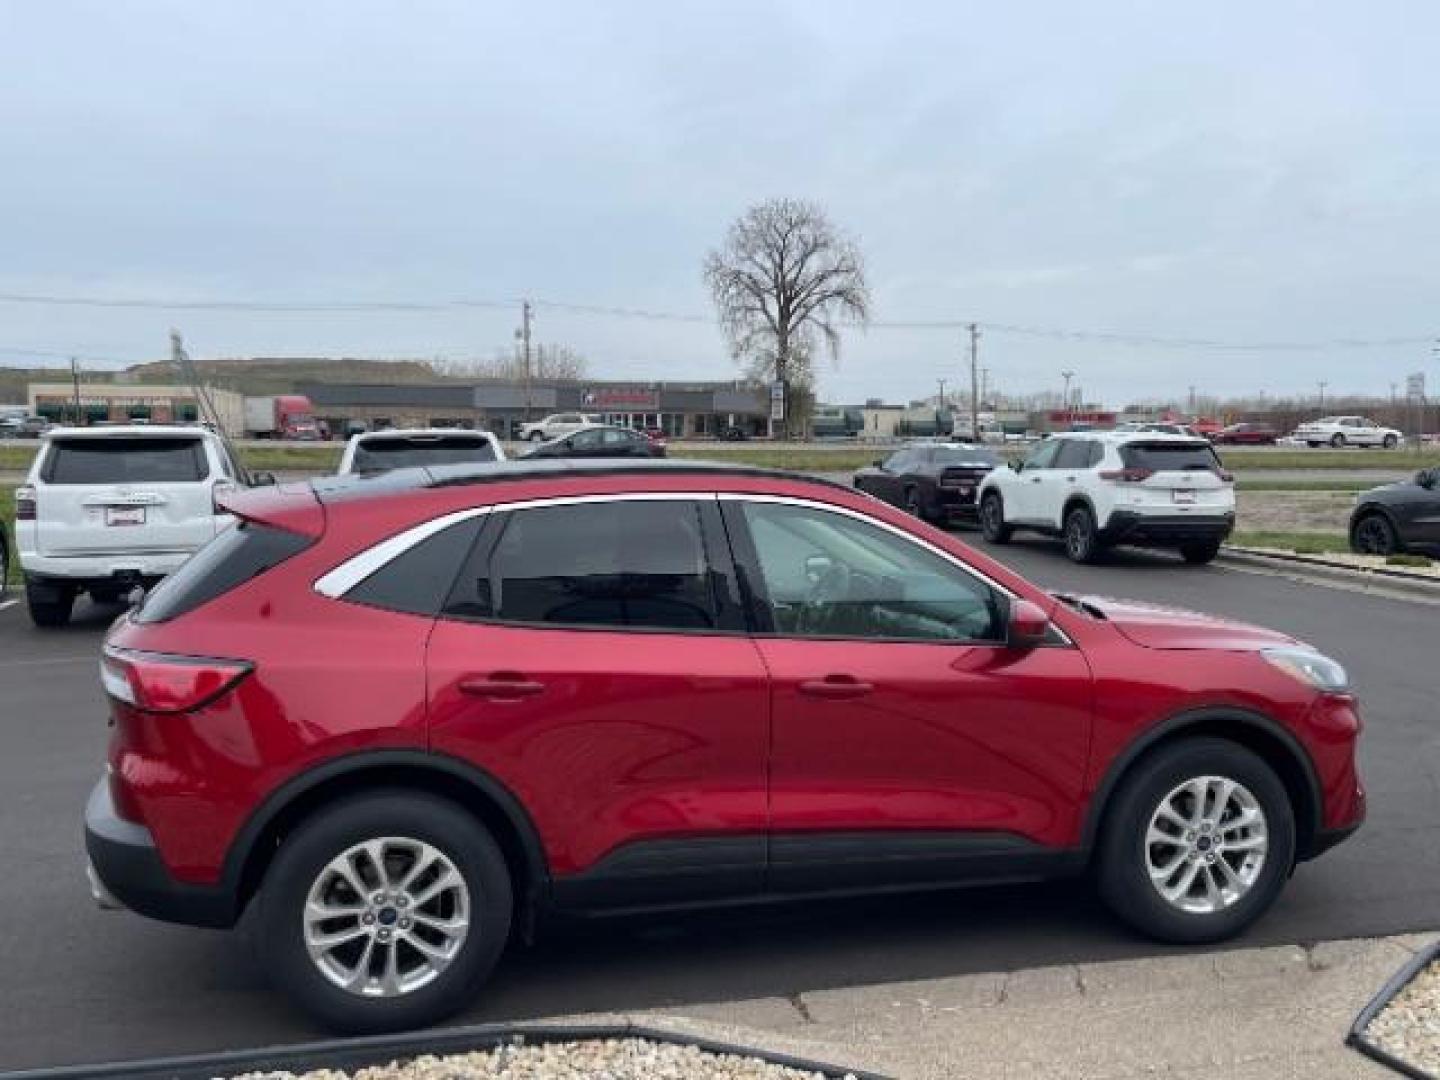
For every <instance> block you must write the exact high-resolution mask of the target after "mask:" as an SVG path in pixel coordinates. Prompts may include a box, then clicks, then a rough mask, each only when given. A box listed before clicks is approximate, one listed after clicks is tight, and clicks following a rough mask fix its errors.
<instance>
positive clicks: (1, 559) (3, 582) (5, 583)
mask: <svg viewBox="0 0 1440 1080" xmlns="http://www.w3.org/2000/svg"><path fill="white" fill-rule="evenodd" d="M9 591H10V543H9V541H8V540H6V539H5V525H4V523H3V522H0V600H3V599H5V595H6V594H7V593H8V592H9Z"/></svg>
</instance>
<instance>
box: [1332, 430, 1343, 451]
mask: <svg viewBox="0 0 1440 1080" xmlns="http://www.w3.org/2000/svg"><path fill="white" fill-rule="evenodd" d="M1330 445H1331V446H1333V447H1335V448H1336V449H1337V450H1338V449H1339V448H1340V447H1342V446H1344V445H1345V436H1344V435H1341V434H1340V432H1338V431H1337V432H1336V433H1335V434H1334V435H1331V436H1330Z"/></svg>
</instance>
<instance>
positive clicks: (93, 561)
mask: <svg viewBox="0 0 1440 1080" xmlns="http://www.w3.org/2000/svg"><path fill="white" fill-rule="evenodd" d="M193 554H194V552H193V551H163V552H151V553H147V554H136V555H122V554H115V555H39V554H36V553H35V552H33V551H21V552H20V568H21V569H22V570H24V571H25V576H26V577H28V578H33V579H35V580H37V581H44V580H45V579H47V578H49V579H56V580H60V581H69V582H104V581H112V580H115V579H117V578H118V579H121V580H129V579H145V578H148V579H150V580H152V581H153V580H157V579H159V578H162V577H164V576H165V575H166V574H171V573H174V572H175V571H176V570H178V569H179V568H180V566H181V564H183V563H184V562H185V560H186V559H188V558H190V556H191V555H193Z"/></svg>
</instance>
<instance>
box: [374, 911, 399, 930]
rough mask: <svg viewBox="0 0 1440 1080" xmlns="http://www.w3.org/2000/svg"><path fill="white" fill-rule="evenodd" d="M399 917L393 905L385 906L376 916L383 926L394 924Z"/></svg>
mask: <svg viewBox="0 0 1440 1080" xmlns="http://www.w3.org/2000/svg"><path fill="white" fill-rule="evenodd" d="M399 917H400V916H399V915H398V914H397V913H396V911H395V909H394V908H393V907H383V908H381V909H380V911H379V912H378V913H377V914H376V916H375V918H376V919H378V920H379V921H380V925H381V926H394V925H395V920H396V919H398V918H399Z"/></svg>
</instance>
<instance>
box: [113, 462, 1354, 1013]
mask: <svg viewBox="0 0 1440 1080" xmlns="http://www.w3.org/2000/svg"><path fill="white" fill-rule="evenodd" d="M228 505H229V508H230V509H231V510H233V512H234V513H235V514H236V515H237V516H238V518H239V519H240V523H239V525H238V526H237V527H235V528H233V529H229V530H227V531H226V532H224V533H223V534H222V535H221V536H220V537H219V538H217V539H216V540H215V541H213V542H212V543H211V544H210V545H209V546H208V547H206V548H204V549H203V550H202V551H201V552H200V553H199V554H198V555H196V556H195V557H194V558H193V559H191V561H190V562H188V563H187V564H185V566H184V567H183V568H182V569H181V570H180V571H179V572H177V573H176V574H174V575H172V576H171V577H170V578H168V579H167V580H165V581H164V582H163V583H162V584H161V585H160V586H159V587H158V588H156V589H155V590H154V592H153V593H152V594H151V595H150V596H149V597H148V598H147V599H146V600H145V601H144V603H143V605H142V606H140V607H139V608H138V609H137V610H135V611H133V612H131V613H130V614H129V615H128V616H126V617H124V618H122V619H121V620H120V621H119V622H118V623H117V624H116V626H115V627H114V629H113V630H112V631H111V633H110V636H109V638H108V640H107V642H106V644H105V650H104V657H103V660H102V663H101V678H102V680H103V682H104V686H105V689H106V691H107V693H108V695H109V698H110V700H111V706H112V712H113V721H114V738H113V743H112V746H111V749H110V758H109V764H108V768H107V769H106V775H105V777H104V779H103V780H102V782H101V783H100V784H98V785H97V786H96V788H95V791H94V793H93V794H92V795H91V797H90V802H89V805H88V807H87V810H86V846H87V848H88V852H89V857H90V861H91V872H92V873H91V880H92V885H93V888H94V890H95V893H96V897H97V899H98V900H100V901H101V902H102V903H103V904H107V905H113V904H114V903H115V902H117V901H118V903H120V904H122V905H124V906H126V907H128V908H131V909H133V910H134V911H137V912H140V913H141V914H144V915H149V916H152V917H155V918H159V919H168V920H173V921H176V922H183V923H191V924H195V925H199V926H220V927H224V926H230V925H232V924H234V923H235V922H236V920H237V919H238V918H239V916H240V915H241V913H242V912H243V911H245V909H246V908H247V907H250V906H258V911H256V912H255V916H256V917H257V918H258V920H259V923H258V926H259V930H260V938H261V940H262V941H263V948H264V951H265V964H266V967H267V969H268V970H269V971H270V972H271V973H272V975H273V977H274V978H275V980H276V981H277V982H278V983H279V984H280V985H281V986H283V987H284V988H285V990H286V991H288V992H289V993H290V994H291V995H293V997H294V998H295V1000H296V1001H298V1002H299V1003H300V1004H301V1005H302V1006H303V1007H304V1008H306V1009H307V1010H309V1011H310V1012H311V1013H312V1014H314V1015H315V1016H316V1017H318V1018H319V1019H320V1020H321V1021H323V1022H324V1023H325V1024H327V1025H329V1026H331V1027H333V1028H336V1029H342V1030H350V1031H360V1030H382V1029H392V1028H402V1027H410V1026H415V1025H421V1024H424V1023H427V1022H430V1021H434V1020H436V1019H438V1018H440V1017H441V1016H443V1015H445V1014H446V1013H448V1012H450V1011H452V1010H454V1009H456V1008H458V1007H460V1006H462V1005H463V1004H465V1003H466V1001H467V999H469V998H470V997H471V996H472V994H473V993H474V992H475V991H476V990H477V988H478V987H479V985H480V984H481V982H482V981H483V980H484V979H485V977H486V975H487V974H488V973H489V972H490V970H491V968H492V967H493V966H494V964H495V963H496V961H497V959H498V957H499V956H500V953H501V950H502V949H503V948H504V946H505V943H506V940H507V937H508V936H509V935H510V933H511V931H512V928H513V927H515V926H516V925H524V924H528V922H529V920H530V919H531V918H532V917H533V916H534V915H536V914H537V913H543V912H546V911H554V910H560V911H573V912H585V913H595V912H604V911H617V910H634V909H637V908H644V907H663V906H666V905H677V904H695V903H711V902H726V901H734V900H741V899H754V898H756V897H776V898H779V897H785V898H796V897H801V896H821V895H824V894H835V893H850V892H856V891H862V890H871V889H893V888H897V887H914V888H932V887H937V886H950V885H956V884H964V883H973V882H983V881H995V880H1000V879H1004V880H1013V879H1016V878H1046V877H1054V876H1058V875H1064V874H1073V873H1077V872H1080V871H1082V870H1085V869H1087V868H1089V869H1091V870H1093V872H1094V876H1095V879H1096V881H1097V883H1098V888H1099V890H1100V892H1101V894H1102V895H1103V896H1104V898H1105V899H1106V900H1107V901H1108V903H1109V904H1110V906H1111V907H1113V908H1114V910H1115V911H1116V912H1117V913H1118V914H1119V915H1120V916H1121V917H1122V918H1123V919H1124V920H1126V921H1127V922H1128V923H1130V924H1131V925H1133V926H1134V927H1136V928H1138V929H1139V930H1140V931H1142V932H1144V933H1146V934H1149V935H1153V936H1154V937H1157V938H1160V939H1163V940H1166V941H1174V942H1206V941H1214V940H1216V939H1219V938H1223V937H1226V936H1227V935H1231V934H1234V933H1236V932H1237V931H1239V930H1240V929H1242V928H1243V927H1245V926H1246V925H1247V924H1249V923H1250V922H1252V921H1253V920H1254V919H1256V918H1257V917H1258V916H1259V915H1260V914H1261V913H1262V912H1264V911H1265V909H1266V908H1267V907H1268V906H1269V905H1270V904H1271V903H1272V901H1274V899H1275V897H1276V894H1277V893H1278V892H1279V891H1280V888H1281V886H1282V885H1283V884H1284V882H1285V880H1286V878H1287V877H1288V876H1289V875H1290V873H1291V870H1292V869H1293V867H1294V866H1295V864H1296V862H1298V861H1300V860H1304V859H1309V858H1312V857H1314V856H1315V855H1318V854H1319V853H1320V852H1322V851H1324V850H1325V849H1326V848H1328V847H1330V846H1331V845H1333V844H1335V843H1336V842H1338V841H1339V840H1341V839H1343V838H1344V837H1345V836H1347V835H1348V834H1349V833H1351V832H1352V831H1354V829H1355V828H1356V827H1357V826H1358V825H1359V823H1360V821H1361V819H1362V817H1363V816H1364V806H1365V797H1364V793H1363V790H1362V788H1361V785H1360V781H1359V779H1358V776H1357V773H1356V767H1355V744H1356V737H1357V733H1358V731H1359V728H1360V720H1359V717H1358V715H1357V712H1356V704H1355V700H1354V698H1353V697H1352V696H1351V695H1350V693H1349V691H1348V690H1347V686H1346V678H1345V673H1344V671H1343V669H1342V668H1341V667H1340V666H1339V665H1338V664H1336V663H1335V662H1334V661H1332V660H1329V659H1327V658H1325V657H1324V656H1321V655H1319V654H1318V653H1316V652H1315V651H1314V650H1312V649H1311V648H1309V647H1307V646H1305V645H1304V644H1302V643H1300V642H1297V641H1294V640H1292V639H1289V638H1287V637H1284V636H1282V635H1280V634H1277V633H1272V632H1270V631H1266V630H1260V629H1256V628H1253V627H1249V626H1244V625H1240V624H1236V623H1230V622H1224V621H1221V620H1218V619H1213V618H1207V617H1204V616H1200V615H1195V614H1189V613H1185V612H1179V611H1170V610H1164V609H1161V608H1156V607H1148V606H1142V605H1138V604H1133V603H1125V602H1116V601H1110V600H1102V599H1093V598H1077V597H1068V596H1054V595H1051V594H1048V593H1046V592H1043V591H1041V590H1040V589H1037V588H1035V587H1034V586H1032V585H1030V584H1029V583H1027V582H1026V581H1024V580H1022V579H1021V578H1019V577H1017V576H1016V575H1015V574H1013V573H1011V572H1010V571H1009V570H1007V569H1005V568H1004V567H1003V566H1001V565H999V564H998V563H995V562H992V561H991V560H989V559H987V558H985V557H983V556H982V555H980V554H978V553H976V552H975V551H973V550H971V549H970V548H969V547H967V546H966V545H964V544H962V543H960V542H959V541H958V540H956V539H955V538H953V537H951V536H949V535H947V534H946V533H944V532H941V531H939V530H936V529H933V528H931V527H929V526H928V525H925V524H922V523H920V522H917V521H916V520H915V519H913V518H911V517H908V516H906V515H904V514H902V513H901V512H899V511H897V510H894V509H892V508H891V507H888V506H885V505H883V504H881V503H879V502H877V501H875V500H873V499H871V498H869V497H867V496H865V495H862V494H859V493H856V492H854V491H851V490H847V489H844V488H841V487H837V486H834V485H831V484H827V483H824V482H822V481H818V480H811V479H806V478H803V477H799V476H791V475H784V474H779V473H768V472H762V471H758V470H746V469H740V468H724V467H717V466H701V465H695V464H688V463H681V462H676V463H669V464H666V463H663V462H643V463H642V462H636V463H630V464H626V463H617V462H611V463H591V464H589V465H587V464H584V463H574V462H570V463H566V462H539V463H510V464H505V465H494V466H441V467H433V468H430V469H412V470H404V471H400V472H395V473H390V474H386V475H383V476H379V477H375V478H357V477H342V478H332V479H328V480H319V481H315V482H313V483H310V484H305V485H286V486H283V487H279V488H274V489H270V490H267V491H261V492H249V493H245V494H241V495H236V496H233V497H232V498H231V500H230V502H229V504H228Z"/></svg>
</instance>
